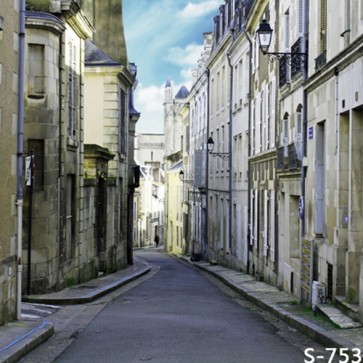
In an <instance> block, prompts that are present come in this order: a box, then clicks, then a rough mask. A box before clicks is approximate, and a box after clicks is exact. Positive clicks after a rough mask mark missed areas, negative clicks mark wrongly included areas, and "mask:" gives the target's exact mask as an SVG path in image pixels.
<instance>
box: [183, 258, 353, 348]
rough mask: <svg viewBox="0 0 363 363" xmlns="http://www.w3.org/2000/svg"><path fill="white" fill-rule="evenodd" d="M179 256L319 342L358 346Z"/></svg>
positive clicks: (327, 345) (331, 344) (338, 345)
mask: <svg viewBox="0 0 363 363" xmlns="http://www.w3.org/2000/svg"><path fill="white" fill-rule="evenodd" d="M177 257H178V258H180V259H182V260H183V261H186V262H189V263H190V264H191V265H193V266H195V267H198V268H199V269H200V270H203V271H206V272H208V273H209V274H211V275H213V276H214V277H216V278H218V279H219V280H220V281H222V282H223V283H224V284H226V285H227V286H228V287H230V288H231V289H233V290H234V291H236V292H238V293H239V294H241V295H242V296H243V297H244V298H245V299H246V300H248V301H250V302H252V303H253V304H255V305H256V306H258V307H260V308H262V309H264V310H266V311H268V312H270V313H271V314H273V315H275V316H276V317H278V318H279V319H281V320H282V321H284V322H285V323H287V324H289V325H290V326H291V327H293V328H295V329H297V330H299V331H300V332H302V333H304V334H305V335H307V336H309V337H310V338H312V339H314V340H315V341H317V342H318V343H320V344H322V345H324V346H326V347H329V348H348V349H349V351H351V350H352V349H353V348H356V346H355V345H354V344H353V343H352V342H350V341H348V340H346V339H343V338H341V337H339V336H337V335H335V334H334V333H332V332H330V331H328V330H326V329H324V328H322V327H321V326H319V325H317V324H314V323H312V322H310V321H308V320H306V319H304V318H301V317H299V316H296V315H294V314H292V313H290V312H288V311H286V310H285V309H283V308H282V307H281V306H279V305H277V304H275V303H272V302H270V301H268V302H267V301H264V300H262V299H260V298H259V297H256V296H255V295H254V292H251V291H247V290H245V289H243V287H241V286H237V285H236V284H234V283H233V282H232V281H230V280H228V279H227V278H225V277H224V276H222V275H220V274H219V273H218V272H215V271H212V270H210V269H208V268H207V267H205V266H203V265H200V264H198V263H195V262H192V261H189V259H187V258H183V257H182V256H177Z"/></svg>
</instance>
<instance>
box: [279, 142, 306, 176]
mask: <svg viewBox="0 0 363 363" xmlns="http://www.w3.org/2000/svg"><path fill="white" fill-rule="evenodd" d="M300 166H301V160H299V158H298V153H297V150H296V147H295V144H294V143H292V144H289V145H285V146H281V147H279V148H278V149H277V170H279V171H282V170H296V169H299V168H300Z"/></svg>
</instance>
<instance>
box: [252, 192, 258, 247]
mask: <svg viewBox="0 0 363 363" xmlns="http://www.w3.org/2000/svg"><path fill="white" fill-rule="evenodd" d="M253 237H254V245H255V248H256V249H257V248H258V189H255V197H254V221H253Z"/></svg>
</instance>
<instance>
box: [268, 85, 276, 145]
mask: <svg viewBox="0 0 363 363" xmlns="http://www.w3.org/2000/svg"><path fill="white" fill-rule="evenodd" d="M275 95H276V81H275V79H273V80H272V81H271V87H270V95H269V96H270V108H271V111H270V147H271V148H274V147H275V139H276V113H275V101H276V100H275Z"/></svg>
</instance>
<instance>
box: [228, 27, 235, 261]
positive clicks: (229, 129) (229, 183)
mask: <svg viewBox="0 0 363 363" xmlns="http://www.w3.org/2000/svg"><path fill="white" fill-rule="evenodd" d="M233 40H234V39H233V31H231V45H230V47H229V49H228V52H227V59H228V64H229V68H230V81H229V116H228V117H229V128H228V133H229V135H228V136H229V143H228V156H229V157H228V169H229V180H228V194H229V205H228V209H229V211H228V248H229V256H230V262H232V203H233V201H232V195H233V193H232V186H233V183H232V177H233V173H232V151H233V145H232V139H233V129H232V104H233V66H232V63H231V58H230V53H229V52H230V50H231V48H232V46H233Z"/></svg>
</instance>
